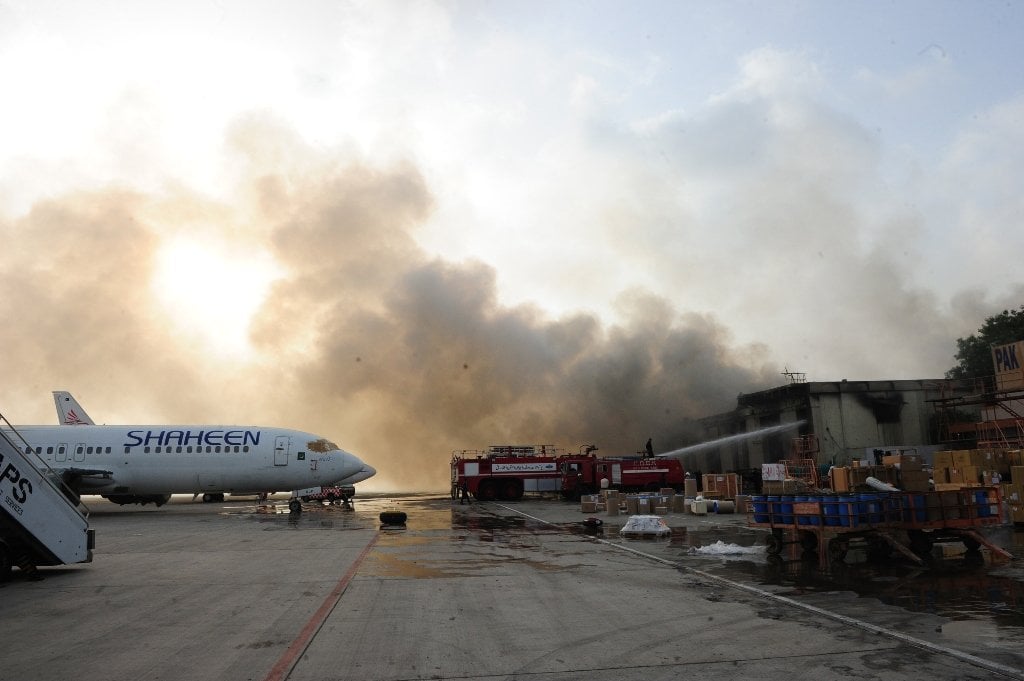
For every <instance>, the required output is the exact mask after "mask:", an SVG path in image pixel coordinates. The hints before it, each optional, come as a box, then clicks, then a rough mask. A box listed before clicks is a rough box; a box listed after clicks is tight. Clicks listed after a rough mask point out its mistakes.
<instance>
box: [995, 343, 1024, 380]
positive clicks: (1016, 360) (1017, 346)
mask: <svg viewBox="0 0 1024 681" xmlns="http://www.w3.org/2000/svg"><path fill="white" fill-rule="evenodd" d="M992 364H993V365H994V366H995V368H996V389H997V390H1015V389H1018V388H1024V368H1022V366H1024V341H1017V342H1016V343H1010V344H1009V345H997V346H995V347H993V348H992Z"/></svg>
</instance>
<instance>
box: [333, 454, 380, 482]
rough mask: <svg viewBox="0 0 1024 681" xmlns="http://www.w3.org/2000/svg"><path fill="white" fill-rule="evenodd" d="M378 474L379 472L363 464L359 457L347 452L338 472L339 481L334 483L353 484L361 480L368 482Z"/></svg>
mask: <svg viewBox="0 0 1024 681" xmlns="http://www.w3.org/2000/svg"><path fill="white" fill-rule="evenodd" d="M376 473H377V471H376V470H375V469H374V468H373V467H372V466H369V465H367V464H365V463H363V461H362V460H361V459H360V458H359V457H358V456H356V455H355V454H352V453H350V452H345V453H344V456H342V461H341V466H340V468H339V470H338V479H337V480H335V481H334V482H337V483H340V482H345V483H347V484H352V483H355V482H358V481H360V480H366V479H367V478H370V477H372V476H373V475H374V474H376Z"/></svg>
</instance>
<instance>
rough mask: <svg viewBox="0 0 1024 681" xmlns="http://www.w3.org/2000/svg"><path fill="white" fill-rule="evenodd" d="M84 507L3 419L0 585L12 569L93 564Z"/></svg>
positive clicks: (0, 419) (30, 571)
mask: <svg viewBox="0 0 1024 681" xmlns="http://www.w3.org/2000/svg"><path fill="white" fill-rule="evenodd" d="M94 543H95V535H94V530H91V529H89V519H88V516H87V513H86V509H85V507H84V506H83V505H82V504H81V502H80V501H79V499H78V496H77V495H76V494H75V493H74V492H72V491H71V490H70V489H69V488H68V487H67V486H66V485H64V483H63V482H62V481H61V479H60V477H59V476H58V475H57V474H56V473H55V472H53V471H52V470H50V469H49V468H48V467H47V466H46V464H45V463H43V461H42V460H41V459H40V458H39V457H38V454H37V453H36V452H34V451H33V450H32V448H31V447H29V446H28V445H27V444H26V443H25V442H24V440H23V439H22V438H21V436H20V435H19V434H18V432H17V431H16V430H15V429H14V427H13V426H11V424H10V423H9V422H8V421H7V419H6V418H4V416H3V415H0V581H5V580H7V579H8V578H9V577H10V575H11V569H12V567H14V566H18V567H19V568H20V569H21V570H22V571H23V572H25V573H27V574H29V575H30V576H32V577H37V576H38V575H37V573H36V567H37V566H40V565H67V564H71V563H87V562H89V561H91V560H92V549H93V546H94Z"/></svg>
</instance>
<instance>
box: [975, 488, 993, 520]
mask: <svg viewBox="0 0 1024 681" xmlns="http://www.w3.org/2000/svg"><path fill="white" fill-rule="evenodd" d="M974 501H975V503H976V504H977V505H978V517H979V518H988V517H989V515H991V513H990V512H989V508H988V491H987V490H976V491H975V492H974Z"/></svg>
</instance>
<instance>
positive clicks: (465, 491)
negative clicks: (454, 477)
mask: <svg viewBox="0 0 1024 681" xmlns="http://www.w3.org/2000/svg"><path fill="white" fill-rule="evenodd" d="M467 503H471V502H470V501H469V487H468V486H467V485H466V483H465V482H463V483H462V488H461V490H460V495H459V506H461V505H462V504H467Z"/></svg>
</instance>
